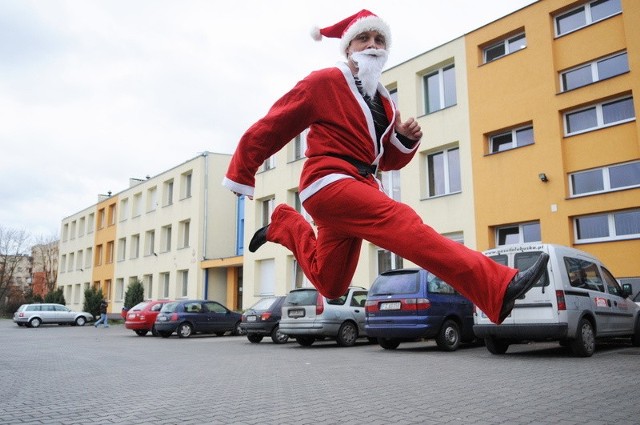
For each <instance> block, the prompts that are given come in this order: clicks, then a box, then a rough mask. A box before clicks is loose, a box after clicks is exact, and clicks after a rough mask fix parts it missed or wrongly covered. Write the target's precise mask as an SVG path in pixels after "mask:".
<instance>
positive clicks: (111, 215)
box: [107, 204, 116, 226]
mask: <svg viewBox="0 0 640 425" xmlns="http://www.w3.org/2000/svg"><path fill="white" fill-rule="evenodd" d="M107 223H108V225H109V226H113V225H114V224H116V204H111V205H109V209H108V212H107Z"/></svg>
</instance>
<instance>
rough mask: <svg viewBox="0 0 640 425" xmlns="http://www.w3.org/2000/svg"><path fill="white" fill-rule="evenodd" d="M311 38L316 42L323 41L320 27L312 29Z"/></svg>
mask: <svg viewBox="0 0 640 425" xmlns="http://www.w3.org/2000/svg"><path fill="white" fill-rule="evenodd" d="M311 38H313V39H314V40H315V41H321V40H322V33H321V32H320V27H313V28H311Z"/></svg>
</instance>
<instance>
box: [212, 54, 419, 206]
mask: <svg viewBox="0 0 640 425" xmlns="http://www.w3.org/2000/svg"><path fill="white" fill-rule="evenodd" d="M378 92H379V93H380V95H381V98H382V103H383V106H384V109H385V111H386V113H387V118H388V119H389V123H390V124H389V126H388V127H387V129H386V131H385V133H384V135H383V136H382V141H381V143H380V148H379V149H378V144H377V143H376V134H375V128H374V123H373V118H372V116H371V111H370V110H369V107H368V106H367V104H366V103H365V101H364V99H363V98H362V96H361V95H360V93H359V92H358V89H357V87H356V84H355V80H354V78H353V75H352V74H351V71H350V69H349V67H348V66H347V64H345V63H339V64H338V65H337V66H336V67H334V68H326V69H322V70H319V71H315V72H312V73H311V74H310V75H309V76H307V77H306V78H305V79H303V80H302V81H300V82H299V83H298V84H296V86H295V87H294V88H293V89H292V90H291V91H289V92H288V93H287V94H285V95H284V96H282V97H281V98H280V99H279V100H278V101H276V103H275V104H274V105H273V106H272V107H271V109H270V110H269V112H268V113H267V115H266V116H264V117H263V118H262V119H260V120H259V121H258V122H256V123H255V124H254V125H252V126H251V127H250V128H249V129H248V130H247V131H246V133H245V134H244V135H243V136H242V138H241V139H240V142H239V143H238V147H237V148H236V151H235V153H234V155H233V157H232V158H231V163H230V164H229V169H228V170H227V174H226V176H225V178H224V180H223V185H224V186H225V187H227V188H228V189H230V190H232V191H234V192H236V193H241V194H244V195H249V196H253V191H254V187H255V174H256V172H257V171H258V168H259V167H260V166H261V165H262V163H263V162H264V161H265V160H266V159H267V158H269V157H270V156H271V155H273V154H275V153H276V152H278V151H279V150H280V149H282V148H283V147H284V146H285V145H286V144H287V143H289V142H290V141H291V140H292V139H293V138H294V137H296V136H297V135H298V134H300V133H302V131H303V130H305V129H306V128H309V133H308V135H307V151H306V152H305V155H306V157H307V160H306V161H305V164H304V167H303V170H302V175H301V176H300V187H299V189H300V200H301V201H302V202H304V200H306V199H308V198H309V197H310V196H312V195H313V194H315V193H317V192H318V191H319V190H321V189H322V188H323V187H325V186H327V185H328V184H331V183H333V182H335V181H337V180H340V179H343V178H362V177H360V176H359V175H358V174H357V171H356V168H355V167H354V166H353V165H351V164H350V163H349V162H347V161H345V160H343V159H340V158H337V157H336V156H348V157H351V158H354V159H356V160H359V161H362V162H365V163H368V164H373V165H377V166H378V169H380V170H382V171H389V170H397V169H400V168H402V167H404V166H405V165H406V164H407V163H408V162H409V161H410V160H411V159H412V158H413V156H414V154H415V152H416V149H417V147H418V145H419V143H416V144H415V146H413V147H411V148H407V147H405V146H404V145H403V144H402V143H400V141H399V140H398V138H397V136H396V133H395V131H394V122H395V120H396V107H395V105H394V104H393V102H392V101H391V99H390V97H389V92H388V91H387V90H386V89H385V88H384V86H382V85H381V84H379V85H378ZM332 155H333V156H332Z"/></svg>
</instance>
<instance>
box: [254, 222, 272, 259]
mask: <svg viewBox="0 0 640 425" xmlns="http://www.w3.org/2000/svg"><path fill="white" fill-rule="evenodd" d="M267 230H269V225H268V224H267V225H266V226H264V227H262V228H260V229H258V230H257V231H256V233H254V234H253V237H252V238H251V242H249V251H251V252H256V251H257V250H258V248H260V247H261V246H262V245H264V244H265V243H267Z"/></svg>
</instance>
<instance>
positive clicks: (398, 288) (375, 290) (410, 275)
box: [369, 270, 418, 296]
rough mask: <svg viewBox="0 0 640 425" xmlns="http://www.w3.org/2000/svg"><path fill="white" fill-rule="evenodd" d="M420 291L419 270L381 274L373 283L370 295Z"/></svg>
mask: <svg viewBox="0 0 640 425" xmlns="http://www.w3.org/2000/svg"><path fill="white" fill-rule="evenodd" d="M416 292H418V271H417V270H411V271H403V272H391V273H385V274H381V275H380V276H378V277H377V279H376V280H375V281H374V282H373V285H371V289H370V290H369V295H374V296H375V295H394V294H415V293H416Z"/></svg>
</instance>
